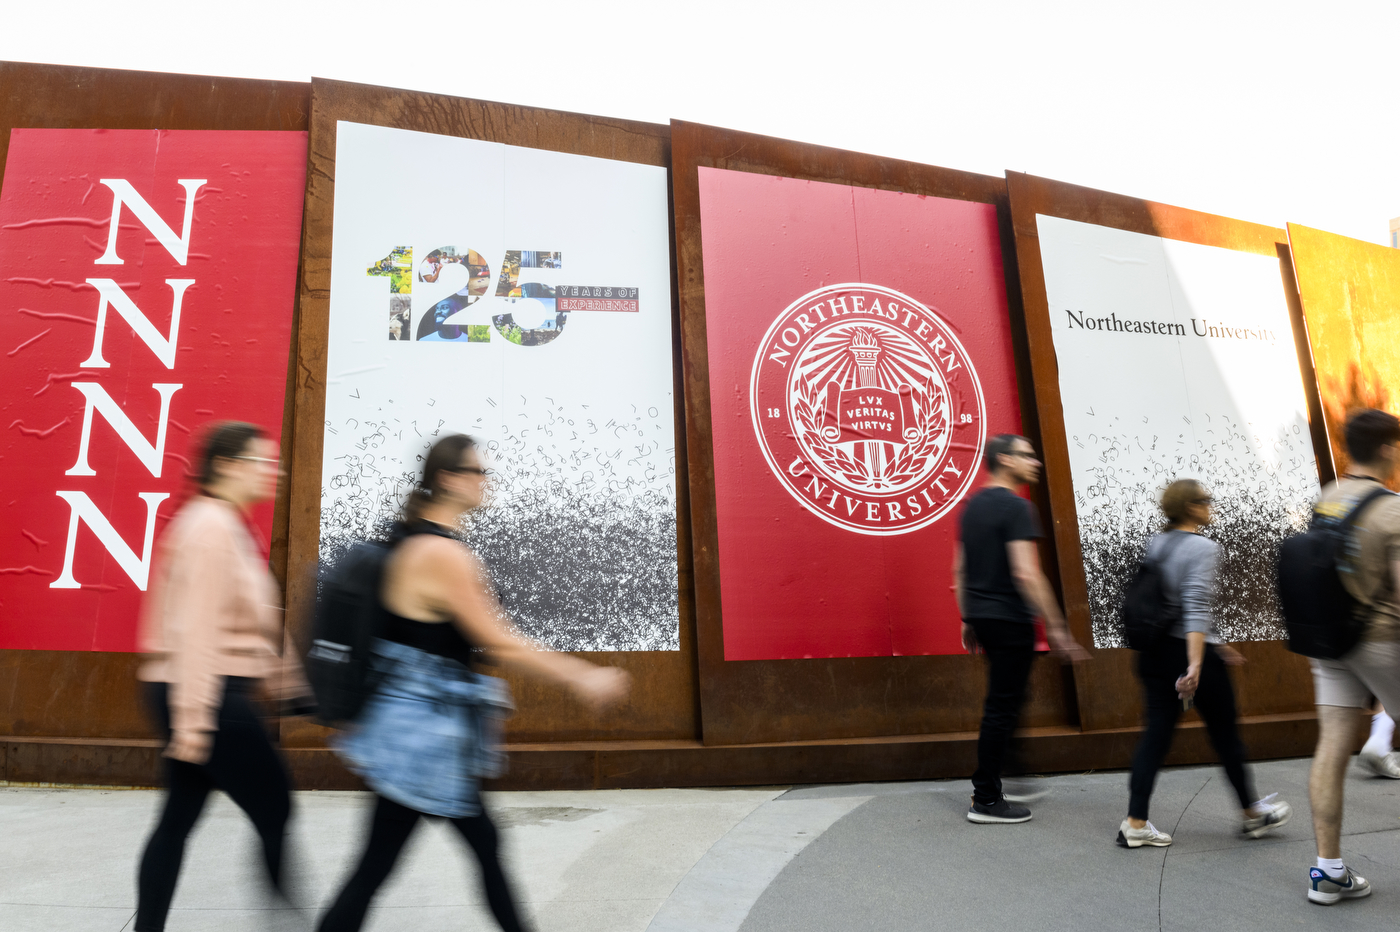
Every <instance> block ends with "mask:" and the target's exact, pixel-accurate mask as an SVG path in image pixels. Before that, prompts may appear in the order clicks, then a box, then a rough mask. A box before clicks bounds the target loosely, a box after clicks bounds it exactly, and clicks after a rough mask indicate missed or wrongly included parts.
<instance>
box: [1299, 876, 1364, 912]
mask: <svg viewBox="0 0 1400 932" xmlns="http://www.w3.org/2000/svg"><path fill="white" fill-rule="evenodd" d="M1370 895H1371V884H1370V883H1368V882H1367V880H1366V878H1365V877H1362V876H1361V875H1360V874H1354V873H1352V870H1351V868H1350V867H1348V868H1347V869H1346V873H1344V874H1343V875H1342V876H1341V877H1338V878H1337V879H1336V880H1333V879H1332V878H1331V877H1329V876H1327V872H1326V871H1324V870H1323V869H1322V868H1320V867H1310V868H1308V902H1310V903H1318V904H1320V905H1322V906H1331V905H1332V904H1333V903H1336V902H1337V901H1339V900H1354V899H1360V898H1361V897H1363V896H1370Z"/></svg>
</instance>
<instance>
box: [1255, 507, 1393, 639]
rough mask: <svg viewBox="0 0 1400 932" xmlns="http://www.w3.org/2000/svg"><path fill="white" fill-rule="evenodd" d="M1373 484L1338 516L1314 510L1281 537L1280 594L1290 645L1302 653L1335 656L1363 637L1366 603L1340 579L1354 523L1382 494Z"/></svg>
mask: <svg viewBox="0 0 1400 932" xmlns="http://www.w3.org/2000/svg"><path fill="white" fill-rule="evenodd" d="M1390 494H1391V492H1390V491H1389V490H1387V489H1385V488H1383V487H1382V488H1376V489H1372V490H1371V491H1370V492H1368V493H1366V495H1364V496H1362V498H1361V499H1360V500H1358V501H1357V503H1356V504H1355V505H1353V506H1352V508H1351V510H1350V511H1348V512H1347V513H1346V514H1345V515H1343V516H1340V517H1324V516H1323V515H1321V514H1319V513H1318V512H1317V511H1316V510H1314V512H1313V517H1312V521H1311V523H1310V524H1309V525H1308V529H1307V530H1306V531H1304V532H1303V533H1301V534H1295V535H1293V536H1292V537H1289V538H1287V539H1285V540H1284V542H1283V545H1282V546H1280V547H1279V553H1278V597H1279V604H1280V606H1281V607H1282V609H1283V624H1284V627H1286V628H1287V629H1288V649H1289V650H1291V651H1293V652H1294V653H1295V654H1302V655H1303V656H1304V657H1317V658H1319V659H1322V660H1336V659H1337V658H1338V657H1342V656H1344V655H1345V654H1346V653H1347V652H1348V651H1350V650H1351V649H1352V648H1353V647H1355V646H1356V642H1357V641H1359V640H1361V633H1362V631H1364V630H1365V628H1366V616H1365V612H1364V609H1365V608H1366V605H1365V604H1364V603H1362V602H1361V601H1359V600H1358V599H1356V598H1354V597H1353V596H1352V594H1351V593H1350V592H1348V591H1347V589H1346V586H1344V585H1343V584H1342V576H1341V574H1342V573H1343V572H1345V567H1344V566H1343V561H1344V560H1345V558H1346V555H1347V548H1348V545H1349V543H1350V538H1351V528H1352V525H1353V524H1355V523H1356V519H1357V518H1359V517H1360V516H1361V512H1362V511H1364V510H1365V509H1366V506H1367V505H1370V504H1371V503H1372V502H1373V501H1375V500H1376V499H1378V498H1380V497H1381V496H1382V495H1390Z"/></svg>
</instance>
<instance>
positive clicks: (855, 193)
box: [699, 167, 1021, 660]
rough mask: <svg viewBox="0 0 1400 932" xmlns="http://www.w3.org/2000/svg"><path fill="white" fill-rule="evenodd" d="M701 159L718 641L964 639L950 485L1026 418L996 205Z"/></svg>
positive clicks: (754, 654)
mask: <svg viewBox="0 0 1400 932" xmlns="http://www.w3.org/2000/svg"><path fill="white" fill-rule="evenodd" d="M699 172H700V178H699V180H700V224H701V246H702V249H703V251H704V269H705V318H706V320H705V327H706V333H707V340H708V342H709V367H710V385H711V387H712V390H711V394H710V404H711V407H712V412H711V413H712V424H713V429H714V466H715V494H716V507H717V517H718V524H719V566H720V598H721V605H722V609H723V619H724V620H723V624H724V657H725V659H726V660H776V659H795V658H805V657H875V656H891V655H896V656H897V655H906V654H946V653H957V652H961V650H962V647H961V645H960V643H959V634H960V627H959V619H958V613H957V608H956V606H955V605H954V602H953V595H952V592H951V586H952V573H951V566H952V561H953V552H954V547H955V545H956V543H957V538H958V534H957V522H958V518H959V516H960V515H961V509H960V507H959V505H960V503H961V502H963V501H964V500H965V499H966V497H967V496H968V495H970V494H971V493H972V492H973V491H975V489H976V487H977V485H978V482H979V466H980V460H981V454H982V448H983V443H984V442H985V440H986V438H987V437H988V436H989V435H994V434H998V433H1003V432H1005V433H1016V432H1019V431H1020V425H1021V418H1020V409H1019V404H1018V399H1017V393H1016V374H1015V368H1014V364H1013V361H1012V347H1011V324H1010V319H1009V316H1008V311H1007V304H1006V287H1005V277H1004V274H1003V269H1002V256H1001V245H1000V238H999V234H998V228H997V218H996V209H995V207H993V206H992V205H991V204H983V203H974V202H970V201H960V200H950V199H946V198H937V197H920V196H916V195H911V194H901V193H898V192H892V191H877V190H872V189H869V188H859V187H849V186H845V185H834V184H821V183H816V182H808V181H798V180H794V179H791V178H780V177H772V176H768V175H759V174H749V173H746V172H735V171H725V170H720V169H712V168H707V167H702V168H700V169H699ZM730 386H735V387H738V388H739V390H738V391H731V390H730ZM721 387H723V390H721Z"/></svg>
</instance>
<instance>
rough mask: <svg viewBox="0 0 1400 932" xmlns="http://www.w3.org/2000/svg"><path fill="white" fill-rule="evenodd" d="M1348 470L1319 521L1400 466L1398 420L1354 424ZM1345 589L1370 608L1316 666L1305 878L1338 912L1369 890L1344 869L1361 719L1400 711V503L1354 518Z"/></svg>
mask: <svg viewBox="0 0 1400 932" xmlns="http://www.w3.org/2000/svg"><path fill="white" fill-rule="evenodd" d="M1346 448H1347V454H1348V455H1349V456H1350V457H1351V464H1350V465H1349V466H1348V467H1347V469H1346V471H1344V472H1343V473H1342V475H1341V477H1340V478H1339V479H1338V480H1337V481H1336V482H1333V483H1330V484H1328V486H1327V487H1326V488H1324V489H1323V490H1322V496H1321V498H1319V499H1318V503H1317V506H1316V510H1317V511H1318V513H1320V514H1323V515H1327V516H1333V517H1341V516H1344V515H1346V514H1347V513H1349V512H1350V510H1351V509H1352V508H1353V507H1355V505H1356V503H1357V502H1358V501H1360V500H1361V498H1362V497H1363V496H1365V495H1366V494H1367V493H1368V492H1370V491H1372V490H1373V489H1375V488H1376V487H1377V485H1378V484H1381V483H1384V482H1386V481H1387V480H1388V479H1389V478H1390V476H1391V474H1392V473H1393V472H1394V471H1395V466H1396V463H1397V461H1400V420H1397V419H1396V418H1395V416H1394V415H1391V414H1387V413H1385V412H1384V411H1377V410H1375V409H1367V410H1364V411H1358V412H1356V413H1355V414H1353V415H1352V416H1351V417H1349V418H1348V419H1347V423H1346ZM1341 569H1342V582H1343V584H1344V585H1345V586H1346V588H1347V591H1348V592H1350V593H1351V594H1352V595H1353V596H1354V597H1355V598H1356V599H1358V600H1359V601H1360V602H1362V603H1363V604H1364V605H1365V606H1366V609H1365V611H1366V627H1365V629H1364V632H1363V633H1362V635H1361V642H1360V643H1359V644H1357V646H1356V647H1354V648H1353V649H1352V650H1351V651H1350V652H1349V653H1348V654H1346V655H1345V656H1343V657H1342V658H1340V659H1338V660H1313V661H1312V670H1313V690H1314V693H1315V701H1316V703H1317V751H1316V752H1315V753H1314V754H1313V763H1312V771H1311V773H1310V774H1309V777H1308V798H1309V800H1310V801H1311V803H1312V812H1313V833H1314V834H1315V835H1316V838H1317V866H1316V867H1312V868H1309V870H1308V884H1309V888H1308V899H1309V900H1310V901H1311V902H1314V903H1321V904H1323V905H1331V904H1333V903H1336V902H1337V901H1339V900H1343V899H1351V898H1355V897H1363V896H1368V895H1370V893H1371V885H1370V883H1368V882H1367V880H1366V878H1364V877H1362V876H1360V875H1359V874H1356V873H1354V872H1353V871H1352V870H1351V869H1350V868H1348V867H1347V866H1346V865H1345V864H1343V862H1342V848H1341V831H1342V795H1343V793H1342V786H1343V780H1344V778H1345V775H1346V767H1347V763H1348V761H1349V760H1350V759H1351V750H1352V748H1354V747H1355V746H1356V737H1357V729H1358V728H1359V727H1360V726H1361V724H1362V717H1361V715H1360V712H1361V710H1362V709H1368V708H1370V707H1371V696H1372V695H1374V696H1375V697H1376V698H1377V699H1379V700H1380V702H1381V704H1382V705H1383V706H1384V707H1385V709H1386V711H1388V712H1390V714H1391V715H1395V714H1397V712H1400V602H1397V598H1396V593H1397V591H1400V496H1396V495H1386V496H1382V497H1381V498H1378V499H1376V500H1375V501H1373V502H1371V504H1369V505H1367V506H1366V510H1365V511H1363V512H1362V513H1361V514H1360V515H1358V516H1357V520H1356V521H1355V524H1354V529H1353V531H1352V535H1351V539H1350V544H1349V558H1348V560H1347V564H1346V565H1345V566H1343V567H1341Z"/></svg>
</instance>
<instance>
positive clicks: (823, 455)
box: [792, 382, 948, 491]
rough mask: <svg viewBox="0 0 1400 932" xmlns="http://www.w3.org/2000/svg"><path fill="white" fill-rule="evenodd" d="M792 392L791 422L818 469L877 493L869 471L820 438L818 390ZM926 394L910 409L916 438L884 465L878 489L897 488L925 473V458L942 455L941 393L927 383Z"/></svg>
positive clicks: (945, 429) (806, 388)
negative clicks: (920, 401) (916, 433)
mask: <svg viewBox="0 0 1400 932" xmlns="http://www.w3.org/2000/svg"><path fill="white" fill-rule="evenodd" d="M796 389H797V390H796V392H795V393H794V397H793V403H792V416H793V421H794V422H795V424H796V426H797V428H798V431H799V436H800V438H801V441H802V444H803V445H804V446H805V447H806V448H807V450H808V451H809V452H810V453H811V454H812V457H813V458H814V459H816V460H817V461H818V465H819V466H821V467H822V468H823V469H824V470H825V471H826V473H827V475H829V476H831V477H833V478H836V479H837V480H838V481H844V482H846V483H848V484H849V485H851V486H853V487H855V488H858V489H861V490H863V491H877V488H876V486H875V477H874V476H872V475H871V474H870V470H869V467H868V466H867V465H866V464H865V463H862V462H860V461H859V460H857V459H855V458H854V457H853V456H851V454H850V453H849V452H847V451H846V450H845V449H842V448H841V446H839V445H838V444H837V443H832V442H831V441H829V440H827V439H826V438H825V437H823V436H822V432H821V430H820V424H819V418H820V412H821V408H822V400H821V391H820V389H819V388H818V386H816V385H815V384H811V383H808V384H802V383H799V384H798V385H797V386H796ZM927 391H928V394H927V396H926V397H927V401H926V402H925V403H924V404H923V405H919V406H916V407H915V409H914V417H915V419H916V421H917V424H916V427H917V429H918V431H919V434H918V437H917V438H916V439H915V440H914V441H913V442H912V443H905V444H902V445H899V446H898V452H897V453H896V454H895V457H894V459H893V460H892V461H891V462H890V463H888V464H887V466H886V468H885V474H884V475H883V476H882V477H881V479H880V484H881V486H890V487H891V488H898V487H899V486H901V485H903V484H904V483H906V482H908V481H910V480H912V479H915V478H917V477H918V476H920V475H922V474H923V473H924V472H925V471H926V465H927V462H928V459H929V457H931V456H935V455H936V454H938V453H941V452H942V451H941V450H940V447H942V446H943V445H944V443H945V442H946V438H947V434H948V418H947V416H946V415H945V413H944V407H945V405H944V404H943V389H942V388H941V387H940V386H938V385H937V384H934V383H932V382H930V383H929V384H928V385H927Z"/></svg>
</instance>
